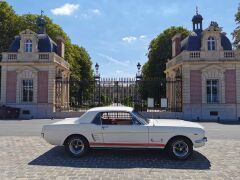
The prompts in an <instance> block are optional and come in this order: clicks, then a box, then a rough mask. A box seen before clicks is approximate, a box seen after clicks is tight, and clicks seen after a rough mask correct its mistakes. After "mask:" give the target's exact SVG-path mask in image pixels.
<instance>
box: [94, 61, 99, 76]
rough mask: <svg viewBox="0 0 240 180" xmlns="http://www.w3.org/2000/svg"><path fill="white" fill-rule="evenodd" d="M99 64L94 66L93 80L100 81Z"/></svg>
mask: <svg viewBox="0 0 240 180" xmlns="http://www.w3.org/2000/svg"><path fill="white" fill-rule="evenodd" d="M98 70H99V64H98V63H96V64H95V74H94V79H95V80H99V79H100V73H99V71H98Z"/></svg>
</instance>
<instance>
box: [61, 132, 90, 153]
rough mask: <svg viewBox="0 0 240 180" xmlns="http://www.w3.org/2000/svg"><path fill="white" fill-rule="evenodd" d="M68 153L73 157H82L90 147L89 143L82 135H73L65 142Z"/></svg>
mask: <svg viewBox="0 0 240 180" xmlns="http://www.w3.org/2000/svg"><path fill="white" fill-rule="evenodd" d="M65 149H66V151H67V153H68V154H69V155H70V156H72V157H81V156H83V155H84V154H85V153H86V152H87V151H88V149H89V144H88V142H87V140H86V139H85V138H83V137H82V136H77V135H76V136H72V137H70V138H68V139H67V141H66V143H65Z"/></svg>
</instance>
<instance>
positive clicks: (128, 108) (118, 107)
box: [88, 106, 133, 112]
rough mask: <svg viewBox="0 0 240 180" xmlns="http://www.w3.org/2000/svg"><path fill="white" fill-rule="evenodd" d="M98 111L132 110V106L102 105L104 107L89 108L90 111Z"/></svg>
mask: <svg viewBox="0 0 240 180" xmlns="http://www.w3.org/2000/svg"><path fill="white" fill-rule="evenodd" d="M92 111H97V112H104V111H127V112H132V111H133V108H132V107H127V106H102V107H95V108H92V109H89V110H88V112H92Z"/></svg>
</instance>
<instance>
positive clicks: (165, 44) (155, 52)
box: [143, 27, 190, 79]
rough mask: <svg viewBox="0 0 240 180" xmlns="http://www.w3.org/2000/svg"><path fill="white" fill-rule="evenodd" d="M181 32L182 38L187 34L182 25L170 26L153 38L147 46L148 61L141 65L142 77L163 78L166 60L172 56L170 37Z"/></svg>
mask: <svg viewBox="0 0 240 180" xmlns="http://www.w3.org/2000/svg"><path fill="white" fill-rule="evenodd" d="M177 33H181V34H182V39H184V38H185V37H186V36H188V35H189V33H190V32H189V31H188V30H187V29H185V28H183V27H170V28H168V29H166V30H164V31H163V32H162V33H160V34H159V35H158V36H157V37H156V38H154V39H153V40H152V41H151V43H150V45H149V48H148V50H149V51H148V61H147V62H146V63H145V64H144V66H143V77H144V78H145V79H148V78H161V79H165V74H164V71H165V69H166V62H167V60H168V59H171V58H172V37H173V36H174V35H176V34H177Z"/></svg>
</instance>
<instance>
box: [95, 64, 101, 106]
mask: <svg viewBox="0 0 240 180" xmlns="http://www.w3.org/2000/svg"><path fill="white" fill-rule="evenodd" d="M94 80H95V82H96V85H98V105H100V100H101V98H100V73H99V64H98V63H96V64H95V74H94ZM94 96H95V93H94ZM94 104H95V98H94Z"/></svg>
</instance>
